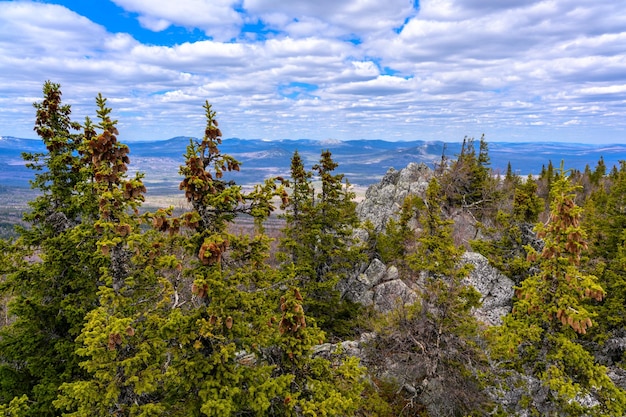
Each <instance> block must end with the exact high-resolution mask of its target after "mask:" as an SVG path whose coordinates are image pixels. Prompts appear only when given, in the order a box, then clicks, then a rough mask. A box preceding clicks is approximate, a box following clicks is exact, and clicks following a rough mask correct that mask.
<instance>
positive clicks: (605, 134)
mask: <svg viewBox="0 0 626 417" xmlns="http://www.w3.org/2000/svg"><path fill="white" fill-rule="evenodd" d="M46 80H50V81H53V82H56V83H60V84H61V90H62V92H63V101H64V102H65V103H67V104H71V106H72V115H73V119H74V120H76V121H79V122H82V121H83V120H84V118H85V117H86V116H89V117H91V118H94V115H95V109H96V106H95V97H96V96H97V94H98V93H102V94H103V96H105V97H107V99H108V104H109V106H110V107H111V108H112V109H113V113H112V114H113V117H114V118H116V119H117V120H118V129H119V131H120V139H122V140H124V141H126V142H132V141H137V140H141V141H146V140H162V139H168V138H171V137H174V136H194V137H201V136H202V134H203V131H204V124H205V119H204V110H203V108H202V105H203V104H204V103H205V101H206V100H208V101H209V102H210V103H211V104H212V105H213V109H214V110H215V111H216V112H217V120H218V121H219V122H220V128H221V130H222V132H223V135H224V137H225V138H229V137H239V138H244V139H245V138H250V139H251V138H254V139H267V140H278V139H303V138H307V139H318V140H329V139H332V140H352V139H384V140H389V141H404V140H429V141H430V140H442V141H446V142H460V141H461V140H462V139H463V137H465V136H468V137H475V138H479V137H480V136H481V135H482V134H485V138H486V139H487V142H533V141H538V142H578V143H626V4H625V2H624V0H593V1H589V0H546V1H544V0H420V1H417V0H385V1H381V0H289V1H285V0H176V1H173V0H49V1H3V0H0V135H4V136H16V137H22V138H35V137H36V135H35V133H34V132H33V124H34V119H35V115H34V108H33V106H32V103H34V102H36V101H41V99H42V86H43V83H44V82H45V81H46Z"/></svg>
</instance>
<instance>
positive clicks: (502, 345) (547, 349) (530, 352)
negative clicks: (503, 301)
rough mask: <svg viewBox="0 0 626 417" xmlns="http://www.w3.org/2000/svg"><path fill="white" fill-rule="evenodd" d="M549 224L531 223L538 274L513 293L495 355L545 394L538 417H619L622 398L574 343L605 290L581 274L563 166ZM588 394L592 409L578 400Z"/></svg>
mask: <svg viewBox="0 0 626 417" xmlns="http://www.w3.org/2000/svg"><path fill="white" fill-rule="evenodd" d="M551 196H552V202H551V205H550V207H551V214H550V220H549V222H548V223H547V225H545V226H544V225H543V224H541V223H540V224H539V225H538V226H537V231H538V236H539V237H541V238H543V241H544V247H543V250H542V251H541V253H539V252H537V251H535V250H533V249H530V250H529V259H530V260H531V261H534V262H537V267H538V272H537V273H536V274H535V275H533V276H531V277H529V278H527V279H526V280H525V281H524V282H523V283H522V284H521V286H520V287H519V288H518V290H517V301H516V302H515V307H514V310H513V314H512V315H511V316H509V317H506V318H505V321H504V325H503V326H502V327H501V328H500V329H498V330H497V331H496V334H497V342H498V343H497V344H496V350H495V351H494V353H495V355H496V357H498V356H499V357H502V358H506V359H507V360H509V361H511V362H510V366H512V367H514V368H516V369H518V370H523V371H524V372H525V373H526V374H528V375H532V376H534V377H536V378H538V379H539V381H540V383H541V386H542V387H544V388H547V390H541V389H539V391H537V392H533V393H532V395H533V396H534V401H533V403H532V404H531V407H533V408H534V409H535V411H536V412H541V413H544V414H545V413H549V414H556V415H622V414H623V413H624V412H625V410H626V393H624V391H622V390H620V389H619V388H617V387H616V386H615V385H614V384H613V382H612V381H611V380H610V379H609V378H608V376H607V375H606V369H605V368H604V367H602V366H600V365H598V364H596V363H595V361H594V358H593V356H592V355H591V354H590V353H589V352H588V351H586V350H585V349H584V348H583V347H582V345H581V344H580V343H579V342H578V341H577V338H578V335H582V334H585V333H586V332H587V330H588V329H589V328H590V327H591V326H592V325H593V320H592V319H593V318H594V314H593V313H592V311H591V309H590V302H591V301H593V300H597V301H600V300H602V298H603V297H604V296H605V292H604V290H603V289H602V287H601V286H600V285H599V284H598V280H597V278H596V277H595V276H593V275H589V274H586V273H584V272H583V271H582V270H581V269H580V267H581V257H582V253H583V251H584V250H585V249H586V248H587V244H586V242H585V235H584V232H583V230H582V228H581V226H580V214H581V209H580V207H578V206H577V205H576V204H575V203H574V197H575V189H574V186H573V185H572V184H571V183H570V182H569V180H568V179H567V177H566V176H565V172H564V171H563V169H562V168H561V170H560V172H559V173H558V175H557V176H556V177H555V180H554V182H553V183H552V191H551ZM586 396H590V397H592V398H594V399H595V400H596V401H597V404H598V405H596V406H593V407H591V408H590V409H589V408H585V407H583V406H582V404H581V403H580V400H581V399H582V398H584V397H586Z"/></svg>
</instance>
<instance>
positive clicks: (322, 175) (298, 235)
mask: <svg viewBox="0 0 626 417" xmlns="http://www.w3.org/2000/svg"><path fill="white" fill-rule="evenodd" d="M337 166H338V164H337V163H336V162H335V161H333V159H332V154H331V153H330V151H328V150H326V151H323V152H322V154H321V157H320V161H319V163H318V164H315V165H314V166H313V173H314V174H316V175H315V176H316V177H317V178H318V179H319V182H320V184H319V187H318V189H317V190H315V189H314V186H313V185H312V174H311V173H308V172H306V171H305V170H304V167H303V165H302V162H301V160H300V157H299V155H298V154H297V153H296V154H294V157H293V158H292V172H291V175H292V183H293V188H292V194H291V196H290V198H289V203H288V204H287V205H285V206H284V207H285V215H284V218H285V220H286V226H285V228H284V230H283V233H284V239H282V240H281V245H280V247H281V251H282V253H283V258H285V260H286V263H285V265H284V266H285V267H286V268H290V265H291V264H294V265H295V268H296V270H297V274H296V280H297V286H298V287H299V288H300V289H301V291H302V293H303V296H304V298H305V300H307V301H306V303H305V311H306V313H307V314H309V315H311V316H312V317H314V318H315V319H316V320H317V321H318V323H319V325H320V326H321V327H322V328H323V329H324V330H327V331H330V332H331V333H332V334H333V335H336V336H338V335H346V334H350V333H351V332H353V331H354V323H353V320H354V318H355V315H356V314H357V311H358V309H359V307H358V306H357V305H355V304H354V303H350V302H348V301H346V300H342V299H341V294H340V292H339V290H338V289H337V284H338V283H339V282H340V280H341V279H343V278H344V277H346V274H347V273H348V272H350V271H351V270H353V269H354V265H356V264H357V263H358V261H359V259H360V258H361V254H360V253H359V252H360V247H359V246H358V245H357V242H356V241H355V240H354V239H353V236H352V233H353V230H354V228H355V227H356V226H357V225H358V217H357V215H356V203H355V202H354V201H353V199H354V194H353V192H352V191H350V185H349V183H347V182H346V183H344V182H343V179H344V175H343V174H335V173H334V171H335V169H336V168H337Z"/></svg>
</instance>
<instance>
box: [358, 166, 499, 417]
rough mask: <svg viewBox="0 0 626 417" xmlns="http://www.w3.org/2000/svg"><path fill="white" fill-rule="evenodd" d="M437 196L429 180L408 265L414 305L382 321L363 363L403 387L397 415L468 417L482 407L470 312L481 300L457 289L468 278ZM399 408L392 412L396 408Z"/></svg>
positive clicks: (475, 326)
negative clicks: (415, 280) (415, 291)
mask: <svg viewBox="0 0 626 417" xmlns="http://www.w3.org/2000/svg"><path fill="white" fill-rule="evenodd" d="M441 206H442V195H441V188H440V185H439V183H438V180H437V179H436V178H434V179H432V180H431V182H430V183H429V186H428V189H427V191H426V198H425V199H424V201H423V209H422V210H420V214H419V224H420V226H421V232H419V234H418V236H417V239H416V246H415V251H414V252H413V253H411V254H409V255H407V261H408V264H409V266H410V268H411V269H412V270H413V271H415V274H416V275H417V274H419V276H420V279H419V281H420V286H421V287H422V290H421V291H420V292H419V295H420V297H419V301H418V302H416V303H415V304H413V305H411V306H400V308H399V309H398V310H396V311H394V312H392V313H391V314H390V315H389V316H388V317H386V319H384V320H383V322H382V323H383V324H382V326H381V329H380V330H379V334H378V335H377V337H376V339H374V341H373V343H372V344H371V346H370V350H369V354H368V358H369V363H372V364H373V366H372V368H373V370H374V371H377V372H379V373H380V374H382V375H384V374H385V373H387V369H386V367H387V366H389V363H397V364H399V366H398V367H397V369H396V370H395V371H394V372H398V373H400V375H401V376H400V377H399V378H398V379H399V380H400V381H402V382H401V384H403V385H402V386H401V387H398V388H399V390H400V392H402V393H403V397H402V400H400V397H398V398H396V400H395V402H396V405H397V406H399V408H400V409H401V411H400V410H399V411H398V412H399V413H401V415H416V416H417V415H469V414H470V413H479V412H485V411H486V409H487V408H488V406H489V401H488V398H487V397H486V395H485V393H484V389H483V388H484V387H483V382H482V378H483V376H482V375H481V374H483V373H484V372H486V371H487V361H486V357H485V355H484V354H483V351H482V348H481V347H480V345H479V341H480V328H479V323H478V322H477V320H476V318H475V317H474V316H473V314H472V309H473V308H475V307H477V306H479V305H480V294H479V293H478V292H477V291H476V290H475V289H474V288H473V287H471V286H467V285H465V284H464V283H463V279H464V278H465V277H467V275H468V274H469V272H470V268H471V267H470V266H469V264H463V263H462V262H461V255H462V254H463V249H462V248H459V247H456V246H455V245H454V241H453V238H452V222H451V221H450V220H445V219H444V218H443V214H442V208H441ZM398 402H399V403H400V404H397V403H398Z"/></svg>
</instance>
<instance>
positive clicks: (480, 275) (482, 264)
mask: <svg viewBox="0 0 626 417" xmlns="http://www.w3.org/2000/svg"><path fill="white" fill-rule="evenodd" d="M432 176H433V172H432V170H431V169H430V168H428V167H427V166H426V165H424V164H416V163H411V164H409V165H408V166H407V167H406V168H404V169H402V170H400V171H396V170H395V169H393V168H391V169H390V170H389V171H387V174H385V176H384V177H383V179H382V180H381V182H380V183H378V184H374V185H372V186H370V187H369V188H368V190H367V192H366V194H365V199H364V200H363V201H361V202H360V203H359V204H358V206H357V214H358V215H359V218H360V219H361V221H367V220H369V221H370V222H371V223H372V224H373V225H374V229H375V230H376V231H377V232H380V231H383V230H384V227H385V225H386V224H387V222H388V221H389V219H390V218H397V216H398V213H399V210H400V208H401V206H402V204H403V202H404V199H405V198H406V196H407V195H410V194H414V195H419V196H423V195H424V192H425V190H426V188H427V187H428V182H429V181H430V179H431V178H432ZM364 233H365V232H364V231H363V230H361V231H357V232H356V236H363V235H364ZM361 238H362V239H364V238H365V237H364V236H363V237H361ZM463 262H467V263H470V264H472V265H473V271H472V273H471V274H470V276H469V277H467V278H466V280H465V281H466V282H467V284H468V285H473V286H474V287H475V288H476V289H477V290H478V292H480V294H481V295H482V307H481V308H479V309H477V310H476V311H475V314H476V317H477V318H478V319H479V320H481V321H483V322H484V323H486V324H490V325H497V324H499V323H500V322H501V317H502V316H503V315H505V314H507V313H508V312H509V311H510V309H511V299H512V297H513V285H514V283H513V281H512V280H510V279H509V278H507V277H506V276H504V275H503V274H502V273H500V272H499V271H498V270H496V269H495V268H493V267H492V266H490V265H489V262H488V260H487V259H486V258H485V257H484V256H482V255H480V254H478V253H472V252H468V253H466V254H465V255H464V256H463ZM418 286H419V283H407V282H405V281H403V280H402V279H401V278H400V277H399V274H398V270H397V269H396V267H394V266H389V267H387V266H386V265H385V264H384V263H383V262H381V261H380V260H379V259H372V260H371V261H370V262H369V264H365V265H362V266H361V268H360V269H359V271H358V272H357V273H356V274H354V275H353V276H352V277H349V278H348V279H346V280H344V281H343V282H342V283H340V285H339V290H340V291H341V292H342V294H343V296H344V297H346V298H347V299H349V300H351V301H354V302H358V303H361V304H363V305H366V306H373V307H374V308H375V309H376V310H378V311H383V312H384V311H389V310H392V309H393V308H394V307H396V306H398V305H400V304H411V303H414V302H415V301H417V299H418V295H417V294H418V292H417V291H416V290H417V289H418Z"/></svg>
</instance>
